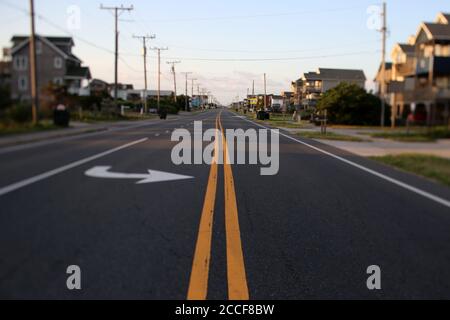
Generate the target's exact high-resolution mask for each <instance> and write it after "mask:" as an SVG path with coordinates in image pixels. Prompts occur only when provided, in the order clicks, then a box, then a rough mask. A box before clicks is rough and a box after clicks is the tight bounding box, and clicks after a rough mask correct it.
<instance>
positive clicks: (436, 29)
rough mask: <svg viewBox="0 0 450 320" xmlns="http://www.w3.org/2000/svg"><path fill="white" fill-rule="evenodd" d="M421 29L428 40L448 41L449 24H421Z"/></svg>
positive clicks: (449, 35) (449, 36)
mask: <svg viewBox="0 0 450 320" xmlns="http://www.w3.org/2000/svg"><path fill="white" fill-rule="evenodd" d="M422 29H424V30H425V32H426V34H427V37H428V39H429V40H432V39H434V40H450V24H442V23H423V24H422Z"/></svg>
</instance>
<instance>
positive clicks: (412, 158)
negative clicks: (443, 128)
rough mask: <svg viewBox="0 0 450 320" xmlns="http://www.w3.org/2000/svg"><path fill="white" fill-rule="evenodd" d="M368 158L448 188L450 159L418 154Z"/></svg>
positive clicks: (449, 184) (449, 182)
mask: <svg viewBox="0 0 450 320" xmlns="http://www.w3.org/2000/svg"><path fill="white" fill-rule="evenodd" d="M370 158H371V159H373V160H375V161H378V162H381V163H384V164H387V165H390V166H393V167H396V168H399V169H401V170H404V171H407V172H412V173H415V174H417V175H419V176H423V177H426V178H429V179H432V180H434V181H437V182H440V183H442V184H444V185H447V186H450V159H445V158H440V157H435V156H428V155H419V154H403V155H392V156H384V157H370Z"/></svg>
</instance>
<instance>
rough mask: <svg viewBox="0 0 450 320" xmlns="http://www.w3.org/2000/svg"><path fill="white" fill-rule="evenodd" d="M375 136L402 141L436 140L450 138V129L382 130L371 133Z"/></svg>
mask: <svg viewBox="0 0 450 320" xmlns="http://www.w3.org/2000/svg"><path fill="white" fill-rule="evenodd" d="M371 136H372V137H373V138H383V139H390V140H394V141H400V142H435V141H436V140H439V139H450V130H447V129H445V128H438V129H433V130H430V131H427V130H421V131H413V132H410V133H407V132H398V131H397V132H380V133H375V134H371Z"/></svg>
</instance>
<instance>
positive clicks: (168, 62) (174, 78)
mask: <svg viewBox="0 0 450 320" xmlns="http://www.w3.org/2000/svg"><path fill="white" fill-rule="evenodd" d="M178 63H181V61H167V64H170V65H171V66H172V68H171V69H172V74H173V88H174V93H175V95H174V101H175V103H177V74H176V70H175V65H176V64H178Z"/></svg>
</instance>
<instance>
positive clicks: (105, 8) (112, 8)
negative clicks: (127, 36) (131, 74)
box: [100, 5, 134, 107]
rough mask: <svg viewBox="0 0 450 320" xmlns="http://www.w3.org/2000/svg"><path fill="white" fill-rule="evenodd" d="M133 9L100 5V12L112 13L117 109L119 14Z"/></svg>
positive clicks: (115, 101)
mask: <svg viewBox="0 0 450 320" xmlns="http://www.w3.org/2000/svg"><path fill="white" fill-rule="evenodd" d="M133 9H134V8H133V6H131V7H124V6H123V5H121V6H120V7H104V6H103V5H100V10H109V11H111V10H112V11H114V21H115V23H114V25H115V42H116V44H115V54H114V56H115V60H114V105H115V106H116V107H117V85H118V78H119V16H120V14H119V13H122V12H124V11H132V10H133Z"/></svg>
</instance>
